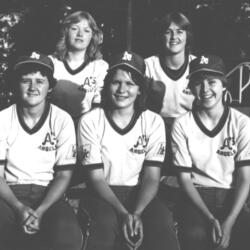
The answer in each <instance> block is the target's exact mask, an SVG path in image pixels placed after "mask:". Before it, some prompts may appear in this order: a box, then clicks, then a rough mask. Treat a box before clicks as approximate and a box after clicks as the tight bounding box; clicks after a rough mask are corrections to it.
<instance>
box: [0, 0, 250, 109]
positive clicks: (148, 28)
mask: <svg viewBox="0 0 250 250" xmlns="http://www.w3.org/2000/svg"><path fill="white" fill-rule="evenodd" d="M79 9H81V10H86V11H88V12H90V13H91V14H92V15H93V16H94V18H95V19H96V21H97V23H98V25H99V27H100V28H101V29H102V31H103V34H104V36H103V43H102V52H103V55H104V59H105V60H107V61H108V60H109V58H110V56H111V55H112V54H113V53H115V52H117V51H120V50H124V49H132V50H133V51H135V52H137V53H139V54H141V55H142V56H144V57H148V56H150V55H152V54H153V53H154V52H155V51H156V48H157V42H158V41H157V39H156V37H157V36H156V33H157V27H158V25H157V24H158V21H159V19H160V17H161V16H162V15H164V14H165V13H166V12H169V11H180V12H183V13H184V14H185V15H186V16H187V17H188V18H189V19H190V21H191V22H192V25H193V32H194V45H193V54H196V55H198V54H199V53H204V52H205V53H214V54H217V55H219V56H221V57H223V59H224V60H225V62H226V65H227V68H228V72H229V73H230V78H231V79H232V82H233V84H232V85H231V94H232V96H233V99H234V104H235V105H236V106H237V105H238V106H250V98H249V97H250V88H248V84H250V1H242V0H1V1H0V109H2V108H4V107H6V106H8V105H9V103H11V101H12V99H11V98H12V94H11V92H9V91H8V90H7V86H8V81H6V77H5V75H6V72H7V70H8V68H9V65H10V64H11V62H12V61H13V59H14V58H16V56H18V55H20V54H25V53H26V52H27V53H29V52H31V51H39V52H41V53H45V54H51V53H53V51H54V48H55V44H56V42H57V40H58V37H59V30H60V23H61V20H62V19H63V18H64V17H65V16H66V15H67V14H69V13H71V12H73V11H75V10H79ZM248 89H249V90H248Z"/></svg>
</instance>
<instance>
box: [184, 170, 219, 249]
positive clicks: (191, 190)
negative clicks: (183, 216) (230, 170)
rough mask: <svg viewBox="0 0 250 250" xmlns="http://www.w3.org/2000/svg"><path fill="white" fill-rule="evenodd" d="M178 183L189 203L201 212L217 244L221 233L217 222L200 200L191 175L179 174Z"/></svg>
mask: <svg viewBox="0 0 250 250" xmlns="http://www.w3.org/2000/svg"><path fill="white" fill-rule="evenodd" d="M179 183H180V185H181V187H182V190H183V191H184V193H185V194H186V195H187V196H188V198H189V199H190V200H191V202H193V203H194V205H195V206H196V207H197V208H198V209H199V210H200V211H201V213H202V214H203V215H204V216H205V217H206V218H207V220H208V222H209V223H210V224H211V226H212V234H213V242H214V243H215V244H219V242H220V240H221V237H222V231H221V226H220V223H219V221H218V220H217V219H216V218H215V217H214V215H213V214H212V213H211V212H210V211H209V209H208V207H207V206H206V204H205V203H204V201H203V200H202V198H201V196H200V194H199V192H198V191H197V189H196V188H195V187H194V185H193V182H192V179H191V174H190V173H186V172H181V173H180V174H179Z"/></svg>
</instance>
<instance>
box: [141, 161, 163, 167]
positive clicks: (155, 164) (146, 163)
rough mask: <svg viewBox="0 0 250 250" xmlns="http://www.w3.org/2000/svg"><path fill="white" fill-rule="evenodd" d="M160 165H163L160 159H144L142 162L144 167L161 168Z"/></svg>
mask: <svg viewBox="0 0 250 250" xmlns="http://www.w3.org/2000/svg"><path fill="white" fill-rule="evenodd" d="M162 165H163V162H160V161H149V160H146V161H144V163H143V166H144V167H158V168H161V167H162Z"/></svg>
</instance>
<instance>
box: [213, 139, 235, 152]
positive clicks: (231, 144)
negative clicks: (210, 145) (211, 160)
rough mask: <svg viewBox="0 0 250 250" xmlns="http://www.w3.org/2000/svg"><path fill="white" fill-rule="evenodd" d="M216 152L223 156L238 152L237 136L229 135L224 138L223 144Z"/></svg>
mask: <svg viewBox="0 0 250 250" xmlns="http://www.w3.org/2000/svg"><path fill="white" fill-rule="evenodd" d="M216 153H217V154H219V155H222V156H233V155H235V154H236V149H235V138H234V137H227V138H226V139H224V142H223V145H222V146H221V147H220V148H219V149H218V150H217V152H216Z"/></svg>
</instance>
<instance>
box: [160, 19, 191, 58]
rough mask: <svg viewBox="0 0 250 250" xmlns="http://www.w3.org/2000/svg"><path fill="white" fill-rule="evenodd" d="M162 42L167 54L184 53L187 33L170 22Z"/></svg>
mask: <svg viewBox="0 0 250 250" xmlns="http://www.w3.org/2000/svg"><path fill="white" fill-rule="evenodd" d="M164 42H165V46H166V50H167V51H168V52H170V53H172V54H179V53H185V47H186V42H187V32H186V31H185V30H183V29H181V28H180V27H179V26H178V25H177V24H175V23H173V22H172V23H171V24H170V26H169V28H168V29H167V30H166V32H165V34H164Z"/></svg>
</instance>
